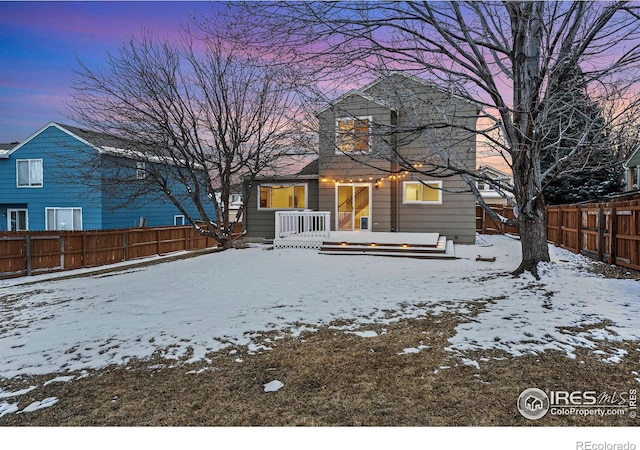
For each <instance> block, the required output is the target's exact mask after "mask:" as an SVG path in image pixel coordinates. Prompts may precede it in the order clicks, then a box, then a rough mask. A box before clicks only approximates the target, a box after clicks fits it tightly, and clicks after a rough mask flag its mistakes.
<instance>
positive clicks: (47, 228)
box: [44, 206, 83, 231]
mask: <svg viewBox="0 0 640 450" xmlns="http://www.w3.org/2000/svg"><path fill="white" fill-rule="evenodd" d="M51 210H53V211H54V226H53V227H51V228H50V227H49V225H50V224H49V211H51ZM59 210H71V218H72V220H73V219H74V217H73V216H74V212H75V211H80V224H79V226H78V227H75V226H74V225H77V224H75V223H72V224H71V225H72V226H71V229H70V230H66V229H65V230H60V231H82V220H83V218H82V216H83V213H82V208H80V207H75V206H52V207H47V208H45V209H44V223H45V230H46V231H56V230H59V228H57V226H56V225H57V222H58V219H57V212H58V211H59Z"/></svg>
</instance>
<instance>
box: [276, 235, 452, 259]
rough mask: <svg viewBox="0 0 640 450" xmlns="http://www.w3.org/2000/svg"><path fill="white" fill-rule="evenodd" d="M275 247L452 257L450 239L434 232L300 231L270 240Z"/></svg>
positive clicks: (418, 256) (375, 254)
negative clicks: (324, 233)
mask: <svg viewBox="0 0 640 450" xmlns="http://www.w3.org/2000/svg"><path fill="white" fill-rule="evenodd" d="M274 245H275V246H276V247H277V248H313V249H319V251H320V253H321V254H325V255H372V256H396V257H410V258H423V259H426V258H429V259H454V258H455V247H454V245H453V242H452V241H449V240H447V238H446V237H445V236H440V235H439V234H438V233H382V232H380V233H378V232H348V231H331V232H330V233H329V237H327V238H317V237H316V238H313V237H306V236H301V235H292V236H287V237H286V238H281V239H278V240H276V241H274Z"/></svg>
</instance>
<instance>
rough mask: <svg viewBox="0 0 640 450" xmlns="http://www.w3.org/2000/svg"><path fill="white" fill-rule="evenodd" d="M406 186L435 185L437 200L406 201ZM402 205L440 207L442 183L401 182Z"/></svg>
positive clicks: (432, 181) (422, 181) (430, 181)
mask: <svg viewBox="0 0 640 450" xmlns="http://www.w3.org/2000/svg"><path fill="white" fill-rule="evenodd" d="M408 184H421V185H429V184H435V185H437V187H436V188H432V189H436V190H437V191H438V200H436V201H432V200H407V185H408ZM402 204H403V205H442V181H441V180H413V181H403V182H402Z"/></svg>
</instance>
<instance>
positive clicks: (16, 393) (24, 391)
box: [0, 386, 38, 398]
mask: <svg viewBox="0 0 640 450" xmlns="http://www.w3.org/2000/svg"><path fill="white" fill-rule="evenodd" d="M37 387H38V386H29V387H28V388H25V389H21V390H19V391H14V392H5V391H3V390H2V389H0V398H9V397H17V396H19V395H24V394H28V393H29V392H31V391H33V390H34V389H36V388H37Z"/></svg>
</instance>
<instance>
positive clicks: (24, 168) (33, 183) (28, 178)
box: [16, 159, 42, 187]
mask: <svg viewBox="0 0 640 450" xmlns="http://www.w3.org/2000/svg"><path fill="white" fill-rule="evenodd" d="M16 182H17V185H18V187H42V160H41V159H17V160H16Z"/></svg>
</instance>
